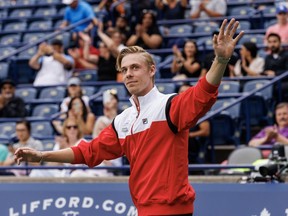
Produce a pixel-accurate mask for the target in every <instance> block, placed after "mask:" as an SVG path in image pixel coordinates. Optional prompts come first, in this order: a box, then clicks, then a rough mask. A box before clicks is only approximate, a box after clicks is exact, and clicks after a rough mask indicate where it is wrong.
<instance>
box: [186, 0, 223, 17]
mask: <svg viewBox="0 0 288 216" xmlns="http://www.w3.org/2000/svg"><path fill="white" fill-rule="evenodd" d="M190 5H191V12H190V16H191V18H192V19H196V18H209V17H222V16H225V15H226V11H227V3H226V1H225V0H197V1H195V0H191V1H190Z"/></svg>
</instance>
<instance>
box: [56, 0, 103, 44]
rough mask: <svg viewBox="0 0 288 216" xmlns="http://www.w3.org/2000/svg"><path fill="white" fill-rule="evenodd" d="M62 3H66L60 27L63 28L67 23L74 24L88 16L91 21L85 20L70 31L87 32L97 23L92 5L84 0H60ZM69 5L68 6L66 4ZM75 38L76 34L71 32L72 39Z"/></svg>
mask: <svg viewBox="0 0 288 216" xmlns="http://www.w3.org/2000/svg"><path fill="white" fill-rule="evenodd" d="M62 3H63V4H65V5H67V7H66V9H65V12H64V21H63V23H62V24H61V25H60V28H64V27H66V26H68V25H71V24H75V23H77V22H79V21H80V20H83V19H87V18H90V19H91V22H90V23H89V22H85V23H83V24H81V25H78V26H76V27H75V28H73V29H72V30H71V31H72V32H86V33H89V32H90V31H91V29H92V28H93V26H94V25H95V26H96V25H97V24H98V20H97V19H96V17H95V15H94V12H93V9H92V7H91V6H90V5H89V3H87V2H86V1H82V0H62ZM68 5H69V6H68ZM75 38H76V34H73V39H75Z"/></svg>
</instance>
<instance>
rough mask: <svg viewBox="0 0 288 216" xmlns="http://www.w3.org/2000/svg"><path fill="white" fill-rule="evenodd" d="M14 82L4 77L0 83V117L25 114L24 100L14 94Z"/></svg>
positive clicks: (14, 116) (13, 116) (22, 115)
mask: <svg viewBox="0 0 288 216" xmlns="http://www.w3.org/2000/svg"><path fill="white" fill-rule="evenodd" d="M15 86H16V85H15V83H14V82H13V81H12V80H9V79H6V80H3V81H2V83H1V94H0V117H2V118H16V117H24V116H25V115H26V109H25V103H24V101H23V100H22V99H21V98H19V97H16V96H15Z"/></svg>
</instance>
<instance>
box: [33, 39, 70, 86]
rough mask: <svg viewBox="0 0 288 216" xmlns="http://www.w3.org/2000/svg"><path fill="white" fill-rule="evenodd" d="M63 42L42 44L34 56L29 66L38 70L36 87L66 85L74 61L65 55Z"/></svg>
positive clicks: (55, 41) (55, 40)
mask: <svg viewBox="0 0 288 216" xmlns="http://www.w3.org/2000/svg"><path fill="white" fill-rule="evenodd" d="M63 52H64V49H63V43H62V41H61V40H58V39H54V40H53V41H52V42H51V45H48V44H46V43H41V44H40V45H39V48H38V51H37V53H36V54H35V55H34V56H32V58H31V59H30V61H29V65H30V67H31V68H33V69H34V70H38V72H37V75H36V78H35V80H34V83H33V85H34V86H49V85H61V84H66V83H67V79H68V77H70V76H71V74H72V69H73V67H74V60H73V58H72V57H71V56H68V55H65V54H64V53H63Z"/></svg>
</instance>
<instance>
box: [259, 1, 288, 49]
mask: <svg viewBox="0 0 288 216" xmlns="http://www.w3.org/2000/svg"><path fill="white" fill-rule="evenodd" d="M276 18H277V23H276V24H274V25H272V26H270V27H268V29H267V30H266V34H265V36H266V40H267V39H268V35H270V34H271V33H276V34H278V35H279V36H280V38H281V43H282V44H288V9H287V7H286V6H285V5H279V6H278V7H277V8H276Z"/></svg>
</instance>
